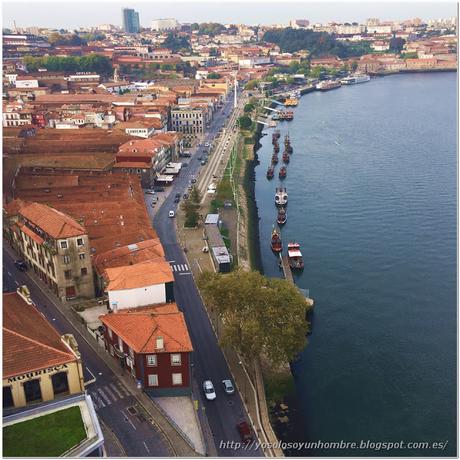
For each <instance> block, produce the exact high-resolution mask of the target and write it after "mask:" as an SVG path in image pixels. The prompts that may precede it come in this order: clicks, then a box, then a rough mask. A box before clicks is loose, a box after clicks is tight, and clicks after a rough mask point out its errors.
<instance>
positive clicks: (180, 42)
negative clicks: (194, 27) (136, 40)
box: [162, 33, 192, 53]
mask: <svg viewBox="0 0 460 460" xmlns="http://www.w3.org/2000/svg"><path fill="white" fill-rule="evenodd" d="M162 46H164V47H165V48H168V49H170V50H171V51H172V52H174V53H177V52H178V51H179V50H180V49H186V50H188V51H190V50H191V49H192V48H191V46H190V42H189V41H188V39H187V37H180V36H178V35H176V34H173V33H169V34H168V35H167V37H166V39H165V41H164V42H163V43H162Z"/></svg>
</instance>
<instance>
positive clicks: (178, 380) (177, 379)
mask: <svg viewBox="0 0 460 460" xmlns="http://www.w3.org/2000/svg"><path fill="white" fill-rule="evenodd" d="M172 384H173V385H182V374H181V373H180V372H178V373H176V374H172Z"/></svg>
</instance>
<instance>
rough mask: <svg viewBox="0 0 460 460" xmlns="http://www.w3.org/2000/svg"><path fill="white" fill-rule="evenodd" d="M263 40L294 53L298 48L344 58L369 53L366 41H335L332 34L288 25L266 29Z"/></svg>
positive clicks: (314, 55)
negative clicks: (283, 27)
mask: <svg viewBox="0 0 460 460" xmlns="http://www.w3.org/2000/svg"><path fill="white" fill-rule="evenodd" d="M263 41H265V42H269V43H275V44H277V45H278V46H279V47H280V48H281V51H283V52H288V53H294V52H296V51H299V50H308V51H309V52H310V56H311V57H321V56H327V55H335V56H339V57H341V58H346V57H351V56H361V55H363V54H367V53H369V50H370V47H369V43H368V42H361V43H351V42H350V43H348V42H341V41H337V40H336V39H335V36H334V35H333V34H328V33H326V32H314V31H313V30H305V29H292V28H290V27H288V28H286V29H273V30H267V32H265V34H264V36H263Z"/></svg>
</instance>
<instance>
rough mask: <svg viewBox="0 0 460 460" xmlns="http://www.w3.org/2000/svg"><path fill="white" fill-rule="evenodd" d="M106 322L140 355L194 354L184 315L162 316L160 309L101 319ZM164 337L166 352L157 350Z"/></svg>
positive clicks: (120, 314) (101, 317)
mask: <svg viewBox="0 0 460 460" xmlns="http://www.w3.org/2000/svg"><path fill="white" fill-rule="evenodd" d="M99 319H100V320H101V321H102V323H103V324H104V325H105V326H107V327H108V328H110V329H111V330H112V331H113V332H115V334H117V335H118V336H119V337H120V338H121V339H122V340H123V341H124V342H125V343H126V344H128V345H129V346H130V347H131V348H132V349H133V351H135V352H136V353H179V352H191V351H193V347H192V342H191V340H190V336H189V334H188V330H187V326H186V324H185V319H184V315H183V313H180V312H177V313H159V309H158V307H156V308H151V309H147V308H142V309H140V310H137V309H133V310H131V311H130V312H127V313H124V312H121V313H112V314H107V315H103V316H100V317H99ZM160 337H162V338H163V349H161V350H159V349H157V348H156V345H157V340H156V339H157V338H160Z"/></svg>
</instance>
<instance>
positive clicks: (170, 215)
mask: <svg viewBox="0 0 460 460" xmlns="http://www.w3.org/2000/svg"><path fill="white" fill-rule="evenodd" d="M175 215H176V213H175V212H174V211H173V210H172V209H171V211H169V217H174V216H175Z"/></svg>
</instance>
